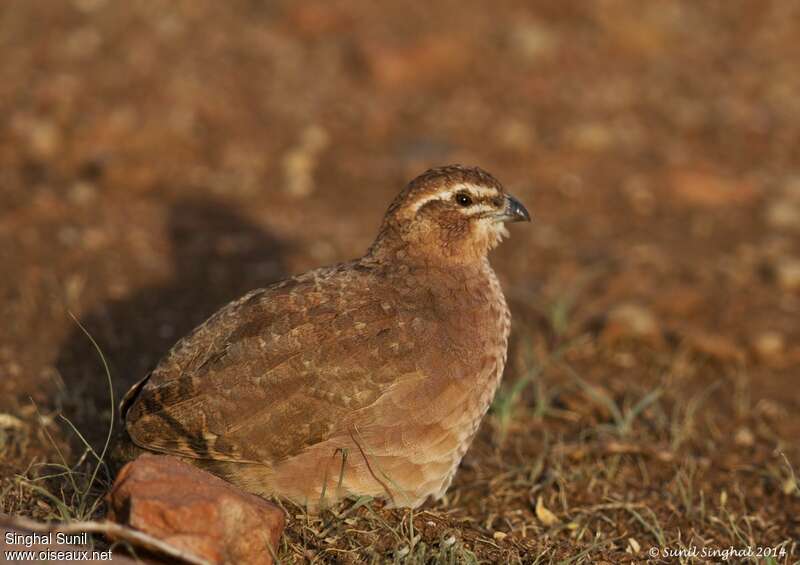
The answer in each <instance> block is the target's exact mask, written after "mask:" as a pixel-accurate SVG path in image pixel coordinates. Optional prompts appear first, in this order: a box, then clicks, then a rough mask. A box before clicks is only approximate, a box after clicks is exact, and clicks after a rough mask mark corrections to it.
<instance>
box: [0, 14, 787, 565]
mask: <svg viewBox="0 0 800 565" xmlns="http://www.w3.org/2000/svg"><path fill="white" fill-rule="evenodd" d="M426 6H427V7H423V4H421V3H419V4H412V3H406V2H380V3H368V2H357V1H355V0H331V1H322V0H320V1H310V2H302V3H295V2H287V1H277V2H264V1H256V0H236V1H229V2H215V1H212V0H185V1H177V2H175V1H172V2H167V1H161V0H153V1H149V2H109V1H107V0H72V1H70V2H68V1H62V0H51V1H49V2H30V1H28V0H6V1H5V2H4V5H3V9H2V11H0V269H1V271H0V272H1V275H2V276H0V313H2V319H3V323H2V324H0V510H1V511H2V512H5V513H11V514H21V515H26V516H32V517H35V518H39V519H76V518H87V517H91V516H99V515H101V514H102V511H103V503H102V499H98V498H97V497H98V496H99V495H100V494H101V492H102V488H103V485H104V482H105V475H104V473H99V474H98V477H99V478H100V479H101V480H100V481H95V483H94V484H93V485H91V488H88V481H89V480H90V478H91V473H92V469H94V468H95V467H96V466H97V465H96V461H95V459H94V456H93V454H92V453H91V452H88V451H87V450H86V449H85V444H84V442H83V440H82V439H81V438H80V437H78V434H77V433H76V431H75V430H77V431H79V432H80V434H82V435H83V436H84V438H85V440H86V441H88V442H89V443H90V444H91V445H93V446H95V449H96V451H97V452H98V453H99V451H100V449H101V448H102V446H103V442H104V439H105V437H106V433H107V431H108V422H109V418H110V414H111V404H110V401H109V391H108V386H107V383H106V377H105V374H104V371H103V367H102V364H101V361H100V359H99V358H98V355H97V354H96V352H95V350H94V348H93V347H92V345H91V343H90V342H89V340H88V339H87V338H86V336H85V335H84V334H83V333H82V332H81V331H80V329H79V328H78V327H77V325H76V323H75V322H74V321H73V320H72V318H71V317H70V315H69V313H70V312H72V313H73V314H74V315H75V316H76V318H77V319H79V320H80V321H81V323H82V324H84V325H85V327H86V329H87V330H88V332H89V333H90V334H91V335H92V336H93V338H94V339H95V340H96V341H97V343H98V345H99V346H100V348H101V349H102V351H103V353H104V355H105V357H106V358H107V360H108V362H109V365H110V369H111V375H112V380H113V387H114V395H115V396H116V397H117V399H118V398H119V396H120V395H121V394H122V392H124V390H125V389H126V388H127V386H128V385H130V384H131V383H132V382H133V381H135V380H137V379H138V378H140V377H141V376H142V375H143V374H144V372H145V371H146V370H147V369H148V368H149V367H150V366H151V365H152V364H153V363H154V362H155V361H157V359H158V358H159V356H160V355H162V354H163V353H164V352H165V351H166V349H167V348H168V347H169V346H171V345H172V344H173V343H174V341H175V340H177V339H178V338H179V337H180V336H181V335H183V334H184V333H186V332H187V331H189V330H190V329H191V328H192V327H193V326H194V325H195V324H196V323H198V322H200V321H201V320H203V319H204V318H205V317H207V316H208V315H209V314H210V313H212V312H213V311H214V310H215V309H216V308H217V307H219V306H220V305H222V304H224V303H225V302H227V301H228V300H230V299H233V298H236V297H238V296H239V295H241V294H243V293H244V292H245V291H247V290H249V289H251V288H255V287H259V286H263V285H265V284H266V283H268V282H271V281H274V280H277V279H280V278H281V277H283V276H285V275H287V274H290V273H297V272H302V271H304V270H307V269H309V268H313V267H316V266H320V265H323V264H330V263H333V262H337V261H340V260H345V259H349V258H352V257H354V256H357V255H359V254H360V253H362V252H363V250H364V249H366V247H367V246H368V245H369V243H370V242H371V238H372V237H373V236H374V235H375V233H376V230H377V226H378V224H379V222H380V218H381V216H382V214H383V211H384V209H385V207H386V206H387V204H388V202H389V201H390V200H391V198H392V197H393V196H394V194H395V193H396V192H397V191H398V190H399V189H400V188H401V187H402V186H403V184H404V183H405V182H407V181H408V180H409V179H410V178H412V177H413V176H415V175H416V174H418V173H419V172H421V171H423V170H424V169H426V168H428V167H430V166H434V165H440V164H446V163H453V162H460V163H465V164H476V165H480V166H482V167H484V168H486V169H487V170H489V171H491V172H493V173H494V174H495V175H496V176H498V177H499V178H500V179H501V180H502V181H503V182H504V184H505V185H506V187H507V188H508V190H509V191H510V192H511V193H513V194H515V195H516V196H517V197H518V198H519V199H520V200H522V201H523V202H524V203H525V204H526V205H527V207H528V209H529V210H530V211H531V212H532V214H533V215H534V217H535V222H534V223H533V224H532V225H530V226H514V227H512V232H513V234H512V238H511V239H510V240H509V241H507V242H506V243H504V244H503V245H502V247H501V248H500V249H498V250H497V251H496V252H495V253H494V256H493V264H494V266H495V268H496V270H497V272H498V274H499V276H500V278H501V280H502V282H503V285H504V288H505V290H506V294H507V297H508V299H509V302H510V305H511V309H512V313H513V316H514V326H513V338H512V347H511V350H510V357H509V366H508V367H507V369H506V374H505V380H504V385H503V388H502V390H501V391H500V393H499V395H498V398H497V400H496V401H495V404H494V406H493V408H492V411H491V412H490V414H489V416H488V417H487V419H486V420H485V422H484V424H483V426H482V428H481V432H480V435H479V438H478V440H477V441H476V443H475V444H474V446H473V447H472V449H471V450H470V451H469V453H468V454H467V456H466V458H465V460H464V462H463V464H462V467H461V469H460V471H459V473H458V475H457V477H456V480H455V484H454V486H453V487H452V488H451V490H450V491H449V493H448V496H447V499H446V500H445V501H442V502H440V503H436V504H429V505H428V506H426V507H424V508H423V509H421V510H417V511H415V512H414V513H410V512H407V511H406V512H402V511H390V510H385V509H381V508H380V506H379V505H377V504H362V503H363V502H364V501H360V502H358V503H348V504H346V505H344V506H343V507H341V508H337V509H333V510H331V511H329V512H328V513H327V514H326V515H323V516H322V517H320V518H312V517H309V516H306V515H305V514H304V512H303V510H302V509H301V508H291V507H290V508H289V513H290V524H289V529H288V530H287V533H286V535H285V536H284V542H283V545H282V546H281V548H280V551H279V556H280V557H281V559H282V560H283V561H285V562H304V561H316V562H346V563H351V562H383V561H384V560H388V561H396V562H403V561H408V562H459V563H460V562H473V561H486V562H523V563H532V562H541V563H548V562H559V561H561V560H566V561H565V562H576V563H581V562H602V561H606V562H611V563H620V562H640V561H644V560H647V559H651V560H652V561H660V562H678V561H679V560H681V561H682V562H689V561H693V562H695V561H697V562H702V561H709V562H723V561H724V562H741V561H753V562H755V561H760V562H764V561H766V562H774V563H795V562H798V560H800V547H798V540H800V489H799V488H798V479H797V474H798V473H800V442H799V439H800V374H798V369H799V368H800V323H798V319H800V71H798V67H797V45H798V38H800V4H798V3H795V2H780V1H775V2H757V1H749V2H747V1H730V2H688V1H687V2H636V1H625V2H623V1H615V0H608V1H601V2H547V1H540V2H523V1H511V0H499V1H496V2H492V3H491V6H490V5H488V4H486V3H483V2H477V1H475V2H463V1H461V2H455V1H445V2H437V3H435V4H429V5H427V4H426ZM67 419H68V420H69V421H67ZM70 422H71V424H72V425H74V428H75V430H73V429H72V428H71V425H70ZM45 463H54V464H56V466H52V465H45ZM59 464H60V465H61V466H60V467H59V466H58V465H59ZM65 464H66V467H67V468H68V469H69V470H70V472H69V473H66V472H65V469H64V465H65ZM98 543H102V542H98ZM653 548H656V552H657V553H656V558H655V559H652V555H654V554H652V553H649V552H650V551H652V549H653ZM729 548H730V549H731V550H740V551H741V550H747V548H750V550H751V551H752V552H753V557H752V558H746V557H744V556H742V555H741V554H732V553H728V554H727V555H725V556H723V555H722V554H716V555H715V556H712V557H708V556H709V555H711V553H709V552H713V551H722V550H727V549H729ZM759 548H760V549H759ZM681 549H682V550H684V551H687V552H691V551H695V552H696V555H698V557H696V558H687V557H684V558H681V559H679V558H678V557H675V556H674V554H668V552H669V551H673V552H677V551H679V550H681ZM773 550H774V551H776V553H777V557H775V558H774V559H773V560H772V561H770V560H769V559H766V557H769V555H770V554H769V553H765V551H766V552H769V551H773ZM703 551H705V552H706V553H705V554H702V553H701V552H703ZM759 551H760V552H761V553H760V554H759V553H757V552H759ZM702 555H706V557H702ZM759 555H761V558H760V559H759V558H758V556H759ZM649 556H650V557H649Z"/></svg>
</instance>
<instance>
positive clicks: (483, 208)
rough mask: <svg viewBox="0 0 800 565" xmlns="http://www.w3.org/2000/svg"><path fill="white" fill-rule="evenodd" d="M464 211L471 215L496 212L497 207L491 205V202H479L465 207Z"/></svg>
mask: <svg viewBox="0 0 800 565" xmlns="http://www.w3.org/2000/svg"><path fill="white" fill-rule="evenodd" d="M463 210H464V213H467V212H468V213H469V215H470V216H471V215H473V214H477V213H483V212H495V211H496V210H497V209H496V208H495V207H494V206H490V205H489V204H478V205H477V206H469V207H467V208H463Z"/></svg>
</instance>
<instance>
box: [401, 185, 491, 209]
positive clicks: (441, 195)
mask: <svg viewBox="0 0 800 565" xmlns="http://www.w3.org/2000/svg"><path fill="white" fill-rule="evenodd" d="M462 190H463V191H466V192H469V193H470V194H472V195H474V196H477V197H478V198H480V197H484V196H497V194H498V191H497V190H496V189H494V188H488V187H485V186H478V185H475V184H469V183H464V184H457V185H456V186H454V187H453V188H451V189H450V190H445V191H444V192H437V193H436V194H431V195H430V196H428V197H427V198H423V199H422V200H420V201H419V202H417V203H415V204H414V208H413V210H414V213H416V212H417V211H419V209H420V208H422V207H423V206H425V204H427V203H428V202H433V201H434V200H449V199H450V198H452V197H453V196H454V195H455V194H457V193H458V192H461V191H462ZM474 209H475V208H471V210H474Z"/></svg>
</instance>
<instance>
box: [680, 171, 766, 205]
mask: <svg viewBox="0 0 800 565" xmlns="http://www.w3.org/2000/svg"><path fill="white" fill-rule="evenodd" d="M671 189H672V193H673V194H674V195H675V196H676V197H677V198H678V200H681V201H683V202H684V203H686V204H688V205H690V206H696V207H700V208H714V207H718V206H727V205H741V204H748V203H750V202H752V201H753V200H755V199H756V198H757V197H758V195H759V191H758V190H757V188H756V187H755V186H754V185H753V184H751V183H748V182H745V181H742V180H736V179H732V178H729V177H725V176H721V175H716V174H712V173H709V172H704V171H701V170H693V169H688V170H680V171H676V172H674V173H673V174H672V177H671Z"/></svg>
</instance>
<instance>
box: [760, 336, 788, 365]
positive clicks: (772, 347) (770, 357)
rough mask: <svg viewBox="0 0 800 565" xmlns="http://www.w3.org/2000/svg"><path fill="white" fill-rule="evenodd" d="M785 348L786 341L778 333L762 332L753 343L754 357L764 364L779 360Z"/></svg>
mask: <svg viewBox="0 0 800 565" xmlns="http://www.w3.org/2000/svg"><path fill="white" fill-rule="evenodd" d="M785 348H786V341H785V339H784V337H783V335H782V334H779V333H778V332H764V333H762V334H760V335H759V336H758V337H757V338H756V339H755V340H754V341H753V349H754V351H755V353H756V355H757V356H758V358H759V359H761V360H762V361H766V362H772V361H777V360H779V359H780V358H781V356H782V355H783V351H784V349H785Z"/></svg>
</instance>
